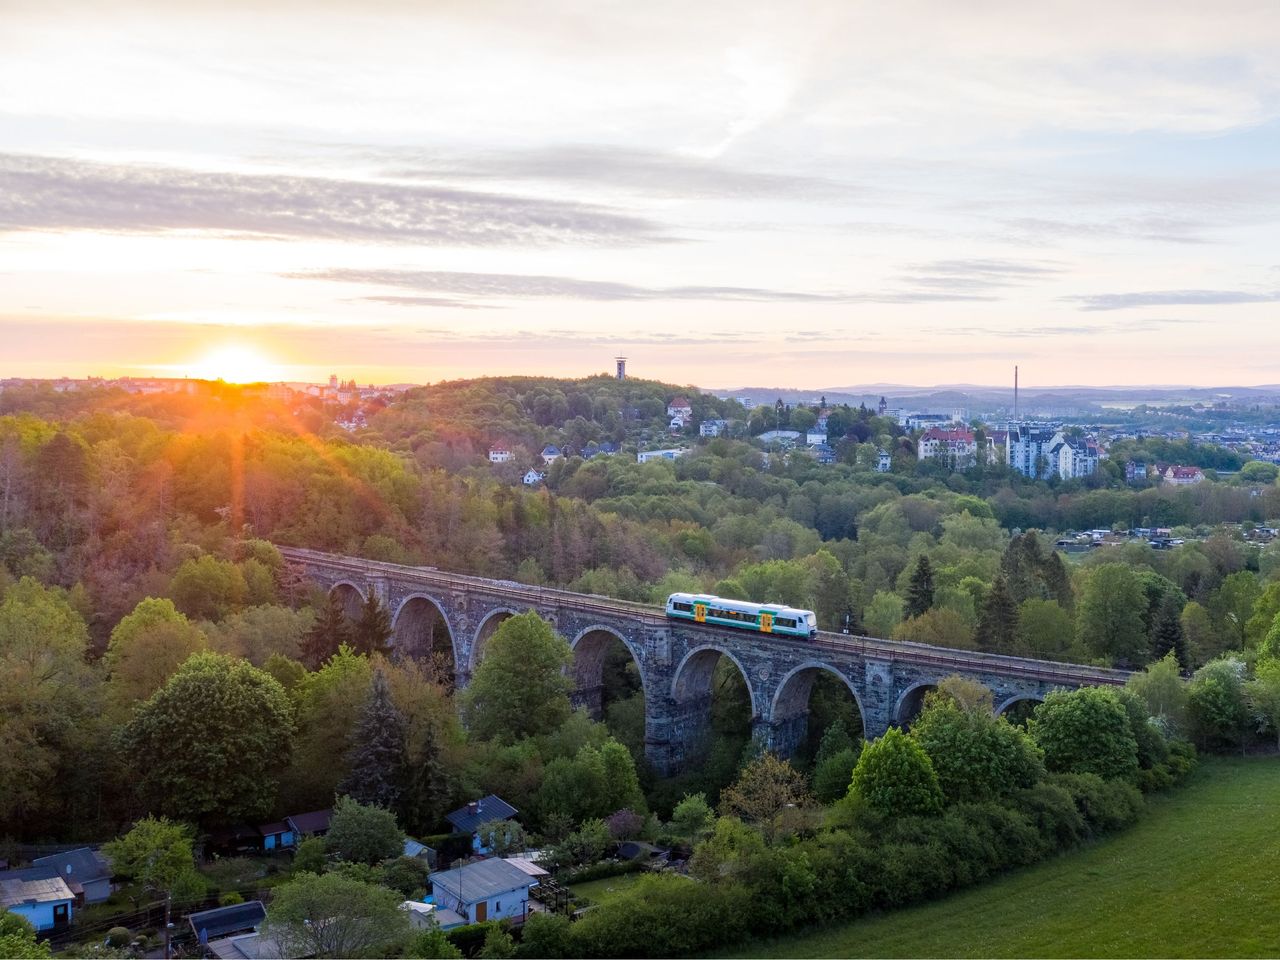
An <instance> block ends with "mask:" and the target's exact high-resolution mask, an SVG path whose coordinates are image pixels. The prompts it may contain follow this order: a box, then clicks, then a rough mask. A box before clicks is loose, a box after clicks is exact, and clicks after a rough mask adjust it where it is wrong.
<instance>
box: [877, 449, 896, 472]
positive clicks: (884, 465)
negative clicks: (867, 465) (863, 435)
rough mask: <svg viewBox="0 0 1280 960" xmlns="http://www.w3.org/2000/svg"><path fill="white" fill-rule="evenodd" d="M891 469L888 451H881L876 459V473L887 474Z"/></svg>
mask: <svg viewBox="0 0 1280 960" xmlns="http://www.w3.org/2000/svg"><path fill="white" fill-rule="evenodd" d="M892 468H893V458H892V457H891V456H889V451H888V450H881V451H880V452H879V453H878V454H877V457H876V472H877V473H888V472H889V471H890V470H891V469H892Z"/></svg>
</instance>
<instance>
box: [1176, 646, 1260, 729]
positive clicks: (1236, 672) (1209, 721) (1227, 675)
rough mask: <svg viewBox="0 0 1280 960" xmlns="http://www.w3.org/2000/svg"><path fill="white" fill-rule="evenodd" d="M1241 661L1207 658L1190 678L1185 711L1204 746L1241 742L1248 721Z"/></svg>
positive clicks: (1225, 658) (1228, 658) (1226, 658)
mask: <svg viewBox="0 0 1280 960" xmlns="http://www.w3.org/2000/svg"><path fill="white" fill-rule="evenodd" d="M1243 678H1244V664H1243V663H1241V662H1240V661H1239V660H1235V659H1232V658H1230V657H1220V658H1219V659H1217V660H1210V661H1209V662H1208V663H1206V664H1205V665H1204V666H1203V667H1201V668H1200V669H1199V670H1197V671H1196V673H1195V676H1194V677H1192V678H1191V685H1190V689H1189V691H1188V698H1187V713H1188V715H1189V716H1190V718H1191V726H1192V728H1193V729H1194V731H1195V734H1196V740H1197V741H1198V742H1199V744H1200V745H1201V746H1203V747H1208V748H1212V749H1218V750H1221V749H1225V748H1229V747H1233V746H1235V745H1236V744H1238V743H1240V741H1241V739H1242V738H1243V736H1244V732H1245V729H1246V726H1247V724H1248V722H1249V709H1248V703H1247V701H1246V699H1245V687H1244V679H1243Z"/></svg>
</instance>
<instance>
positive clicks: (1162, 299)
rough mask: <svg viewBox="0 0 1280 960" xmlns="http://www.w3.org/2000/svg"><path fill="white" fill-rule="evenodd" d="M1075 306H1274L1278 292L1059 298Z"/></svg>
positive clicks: (1180, 292)
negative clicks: (1244, 304) (1270, 304)
mask: <svg viewBox="0 0 1280 960" xmlns="http://www.w3.org/2000/svg"><path fill="white" fill-rule="evenodd" d="M1059 299H1061V300H1063V301H1066V302H1068V303H1078V304H1080V308H1081V309H1082V310H1128V309H1131V308H1133V307H1168V306H1193V307H1202V306H1226V305H1230V304H1238V303H1277V302H1280V291H1278V290H1272V291H1263V292H1258V293H1255V292H1250V291H1247V290H1152V291H1146V292H1142V293H1096V294H1086V295H1083V296H1072V297H1061V298H1059Z"/></svg>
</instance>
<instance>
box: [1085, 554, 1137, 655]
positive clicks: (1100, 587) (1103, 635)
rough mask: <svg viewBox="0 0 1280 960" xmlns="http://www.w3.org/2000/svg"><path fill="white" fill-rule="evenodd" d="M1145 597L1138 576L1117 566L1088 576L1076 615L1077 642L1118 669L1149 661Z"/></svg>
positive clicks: (1102, 566)
mask: <svg viewBox="0 0 1280 960" xmlns="http://www.w3.org/2000/svg"><path fill="white" fill-rule="evenodd" d="M1146 608H1147V597H1146V593H1145V592H1144V591H1143V589H1142V584H1141V582H1140V581H1139V580H1138V577H1137V574H1135V573H1134V572H1133V570H1131V569H1130V568H1129V567H1127V566H1124V565H1123V564H1119V563H1104V564H1102V565H1101V566H1098V567H1096V568H1095V569H1094V570H1093V572H1092V573H1090V574H1089V579H1088V580H1087V581H1086V582H1085V587H1084V592H1083V593H1082V595H1081V597H1080V603H1079V605H1078V610H1077V614H1076V630H1077V633H1078V635H1079V637H1080V642H1081V643H1082V644H1084V646H1085V647H1087V648H1088V649H1089V650H1091V651H1092V652H1093V653H1094V654H1096V655H1098V656H1101V657H1106V658H1107V659H1108V660H1111V661H1112V662H1113V663H1116V664H1118V665H1121V666H1129V667H1139V666H1141V665H1142V664H1144V663H1146V661H1147V658H1148V655H1149V654H1148V650H1149V647H1148V642H1147V631H1146V627H1145V624H1144V623H1143V620H1142V613H1143V611H1144V610H1145V609H1146Z"/></svg>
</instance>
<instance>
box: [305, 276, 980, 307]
mask: <svg viewBox="0 0 1280 960" xmlns="http://www.w3.org/2000/svg"><path fill="white" fill-rule="evenodd" d="M282 276H284V277H287V278H289V279H293V280H330V281H336V282H340V283H354V284H372V285H376V286H390V287H400V288H407V289H410V290H416V291H422V292H425V293H428V294H436V293H443V294H451V295H453V296H461V297H497V298H519V299H528V298H559V299H566V300H596V301H646V300H713V301H731V302H732V301H740V302H754V303H939V302H949V301H955V300H960V301H968V300H991V299H994V298H992V297H986V296H977V295H970V294H961V293H936V292H931V291H913V290H905V291H887V292H884V293H844V292H832V293H827V292H823V293H814V292H805V291H797V290H772V289H767V288H763V287H736V286H677V287H644V286H638V285H636V284H630V283H621V282H618V281H614V280H580V279H577V278H574V277H555V276H537V275H528V274H513V273H461V272H455V271H431V270H356V269H343V268H335V269H331V270H318V271H311V272H303V273H285V274H282ZM365 299H371V300H376V301H378V302H384V303H385V302H398V303H401V304H402V305H405V306H412V305H415V304H414V303H413V299H414V298H412V297H409V298H399V299H397V298H390V299H389V298H387V297H385V296H378V297H367V298H365ZM432 299H435V298H434V297H433V298H432Z"/></svg>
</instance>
